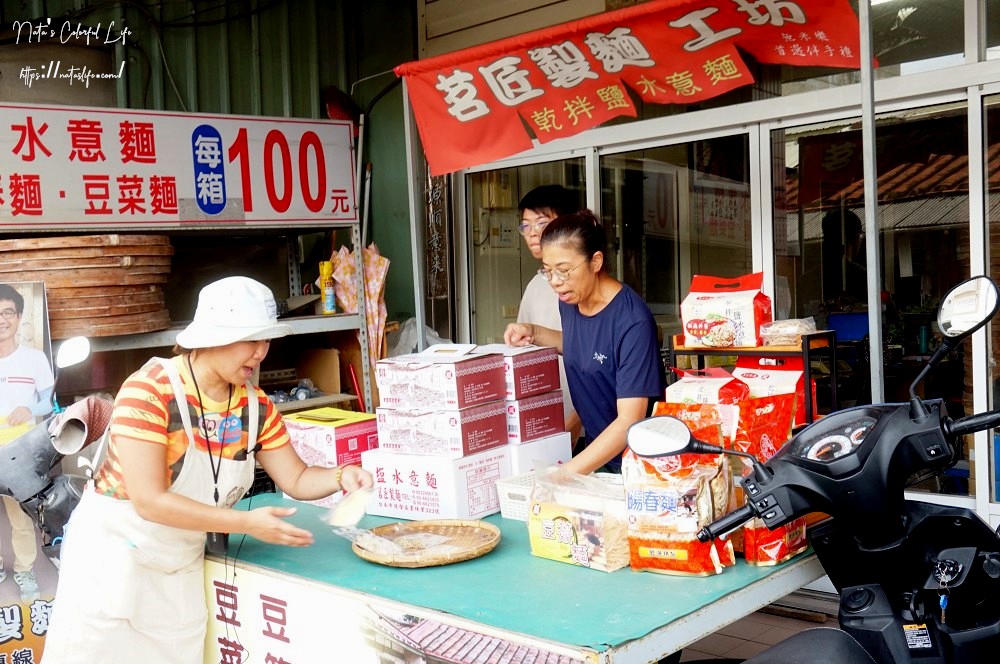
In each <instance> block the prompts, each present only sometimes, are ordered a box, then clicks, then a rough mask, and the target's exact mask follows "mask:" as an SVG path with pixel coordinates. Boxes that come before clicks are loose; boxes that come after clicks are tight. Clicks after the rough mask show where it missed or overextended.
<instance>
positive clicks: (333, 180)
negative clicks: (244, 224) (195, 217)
mask: <svg viewBox="0 0 1000 664" xmlns="http://www.w3.org/2000/svg"><path fill="white" fill-rule="evenodd" d="M225 124H226V125H228V126H223V129H224V130H227V131H226V134H227V135H225V136H224V135H223V132H220V131H219V129H218V128H217V127H216V126H214V125H211V124H201V125H199V126H197V127H196V128H195V129H194V131H193V132H192V134H191V155H192V163H193V165H194V172H193V178H194V180H193V184H194V197H195V199H196V201H197V204H198V207H199V209H200V210H201V211H202V212H203V213H204V214H206V215H212V216H215V215H222V214H223V212H226V211H227V208H228V210H229V212H227V216H228V215H229V214H232V213H234V212H235V213H236V214H240V212H242V214H241V215H240V216H244V217H245V218H246V219H248V220H251V219H258V220H260V219H265V218H280V219H283V220H286V221H290V220H295V219H315V220H322V219H334V220H345V221H347V220H355V219H356V218H357V213H356V209H355V204H354V182H353V173H352V172H351V169H350V166H351V158H350V145H349V141H350V138H349V136H347V141H346V142H345V141H344V139H343V137H341V136H340V134H341V133H345V134H346V132H347V131H348V129H347V128H346V127H342V126H339V125H331V126H330V130H332V131H326V129H327V128H326V127H325V126H320V125H316V124H309V125H306V126H305V127H299V126H296V125H294V124H291V125H284V126H275V125H273V124H272V125H270V126H263V127H262V126H259V125H258V126H254V127H252V128H251V129H248V128H247V127H246V126H238V127H233V126H232V125H231V124H230V123H225ZM321 134H323V135H321ZM329 134H336V135H335V136H334V135H329ZM338 139H339V140H338ZM234 207H236V208H237V209H236V210H234V209H233V208H234ZM239 208H242V210H239Z"/></svg>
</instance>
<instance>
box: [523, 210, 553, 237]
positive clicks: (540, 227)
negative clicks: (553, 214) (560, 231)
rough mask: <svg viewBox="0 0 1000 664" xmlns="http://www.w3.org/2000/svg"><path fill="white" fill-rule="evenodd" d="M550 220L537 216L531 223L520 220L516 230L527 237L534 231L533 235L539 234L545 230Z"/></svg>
mask: <svg viewBox="0 0 1000 664" xmlns="http://www.w3.org/2000/svg"><path fill="white" fill-rule="evenodd" d="M551 221H552V220H551V219H549V218H548V217H546V216H544V215H539V216H537V217H535V219H534V220H533V221H528V220H527V219H522V220H521V224H520V225H519V226H518V227H517V230H519V231H521V234H522V235H527V234H528V233H531V232H532V231H534V232H535V233H541V232H542V231H544V230H545V227H546V226H548V225H549V222H551Z"/></svg>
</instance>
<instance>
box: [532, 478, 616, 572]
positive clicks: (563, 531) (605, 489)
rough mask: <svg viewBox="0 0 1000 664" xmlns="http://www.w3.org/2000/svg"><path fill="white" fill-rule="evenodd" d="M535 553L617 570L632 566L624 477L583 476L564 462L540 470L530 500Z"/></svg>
mask: <svg viewBox="0 0 1000 664" xmlns="http://www.w3.org/2000/svg"><path fill="white" fill-rule="evenodd" d="M528 537H529V540H530V541H531V553H532V554H534V555H536V556H539V557H541V558H549V559H551V560H558V561H560V562H566V563H570V564H573V565H579V566H581V567H588V568H590V569H596V570H601V571H604V572H613V571H615V570H617V569H621V568H622V567H626V566H627V565H628V559H629V556H628V537H627V535H626V525H625V490H624V488H623V486H622V482H621V476H620V475H616V474H610V473H595V474H593V475H579V474H577V473H572V472H569V471H567V470H566V469H564V468H560V467H559V466H550V467H548V468H545V469H543V470H541V471H539V472H538V473H537V476H536V478H535V484H534V486H533V488H532V490H531V499H530V502H529V505H528Z"/></svg>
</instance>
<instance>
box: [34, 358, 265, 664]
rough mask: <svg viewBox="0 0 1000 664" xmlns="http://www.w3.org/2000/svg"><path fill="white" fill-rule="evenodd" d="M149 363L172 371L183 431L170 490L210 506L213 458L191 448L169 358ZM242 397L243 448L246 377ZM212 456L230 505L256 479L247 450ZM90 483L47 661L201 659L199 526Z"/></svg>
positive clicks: (254, 408)
mask: <svg viewBox="0 0 1000 664" xmlns="http://www.w3.org/2000/svg"><path fill="white" fill-rule="evenodd" d="M153 361H158V362H160V364H161V365H162V366H163V367H164V368H165V370H166V371H167V373H168V375H169V376H170V381H171V384H172V385H173V387H174V398H175V399H176V400H177V403H178V406H179V407H178V410H179V411H180V416H181V421H182V422H183V425H184V430H185V431H186V432H187V436H188V449H187V452H186V454H185V457H184V463H183V466H182V468H181V471H180V473H179V474H178V476H177V479H176V481H175V482H174V483H173V485H171V487H170V488H169V491H170V492H172V493H176V494H179V495H182V496H186V497H188V498H191V499H193V500H197V501H198V502H201V503H205V504H208V505H212V504H215V500H214V496H213V494H214V490H215V487H216V483H215V481H214V479H213V477H212V466H211V461H212V459H210V458H209V457H208V453H207V452H205V451H204V450H200V449H197V447H196V446H195V442H194V433H193V431H192V429H191V421H190V414H189V412H188V408H187V407H186V404H187V400H186V398H185V396H184V388H183V386H182V384H181V381H180V375H179V374H178V372H177V369H176V367H175V366H174V364H173V362H171V361H169V360H163V359H160V358H154V359H153V360H151V362H153ZM147 366H148V365H147ZM247 402H248V408H249V418H248V419H249V432H248V448H247V449H253V447H254V445H256V442H257V425H258V420H259V404H258V402H257V399H256V392H255V391H254V389H253V386H252V385H251V384H249V383H248V384H247ZM219 461H220V462H221V468H220V470H219V478H218V488H219V503H218V505H219V506H223V507H231V506H232V505H233V504H235V503H236V501H238V500H239V499H240V498H241V497H242V496H243V494H245V493H246V492H247V490H248V489H249V488H250V485H251V483H252V482H253V476H254V462H253V457H250V456H249V455H248V458H247V459H246V460H240V461H236V460H232V459H225V458H223V459H221V460H219ZM93 489H94V487H93V482H91V483H90V485H89V486H88V490H87V491H85V492H84V495H83V497H82V499H81V500H80V504H79V505H78V506H77V507H76V509H75V510H74V511H73V515H72V517H71V518H70V521H69V524H68V525H67V528H66V538H65V540H64V543H63V547H62V565H61V567H60V570H59V584H58V587H57V589H56V599H55V603H54V604H53V611H52V621H51V624H50V629H49V632H48V635H47V636H46V638H45V648H44V652H43V658H44V661H45V664H72V663H77V662H79V663H80V664H94V663H95V662H100V663H101V664H137V663H139V664H202V663H203V661H204V654H203V651H204V646H205V630H206V626H207V622H208V615H207V608H206V599H205V576H204V553H205V533H203V532H198V531H193V530H184V529H180V528H173V527H171V526H164V525H161V524H158V523H153V522H151V521H147V520H145V519H143V518H142V517H140V516H139V515H138V514H137V513H136V511H135V508H134V507H133V506H132V503H131V502H130V501H127V500H118V499H115V498H110V497H108V496H102V495H100V494H98V493H96V492H95V491H94V490H93Z"/></svg>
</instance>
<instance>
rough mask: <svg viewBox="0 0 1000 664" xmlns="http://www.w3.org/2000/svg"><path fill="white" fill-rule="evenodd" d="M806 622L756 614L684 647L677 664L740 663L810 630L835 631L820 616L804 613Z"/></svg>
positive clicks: (828, 619) (833, 624)
mask: <svg viewBox="0 0 1000 664" xmlns="http://www.w3.org/2000/svg"><path fill="white" fill-rule="evenodd" d="M803 615H807V616H808V617H809V618H810V619H809V620H801V619H798V618H792V617H786V616H783V615H774V614H772V613H765V612H763V611H758V612H756V613H751V614H750V615H749V616H747V617H746V618H742V619H740V620H737V621H736V622H734V623H733V624H732V625H729V626H727V627H724V628H723V629H721V630H719V631H718V632H716V633H715V634H710V635H709V636H706V637H705V638H703V639H701V640H700V641H697V642H695V643H694V644H692V645H690V646H688V647H687V648H685V649H684V652H683V653H681V662H690V661H693V660H701V659H728V658H732V659H744V658H748V657H753V656H754V655H757V654H758V653H760V652H761V651H763V650H766V649H767V648H768V647H770V646H772V645H774V644H775V643H778V642H780V641H784V640H785V639H787V638H788V637H789V636H791V635H792V634H796V633H798V632H801V631H802V630H806V629H812V628H814V627H837V620H836V619H835V618H831V617H829V616H827V617H826V622H818V620H821V619H822V615H821V614H815V613H811V612H809V613H806V614H803Z"/></svg>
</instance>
